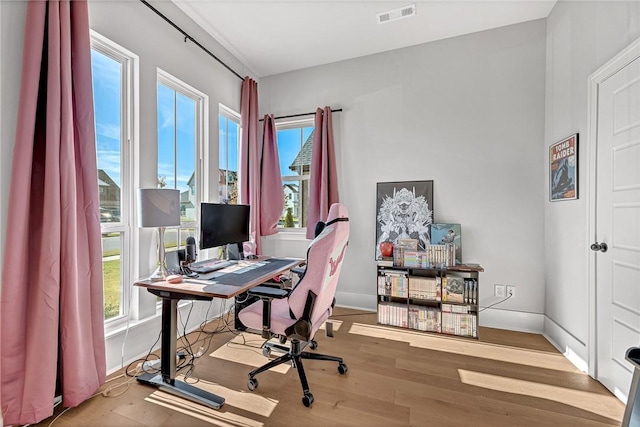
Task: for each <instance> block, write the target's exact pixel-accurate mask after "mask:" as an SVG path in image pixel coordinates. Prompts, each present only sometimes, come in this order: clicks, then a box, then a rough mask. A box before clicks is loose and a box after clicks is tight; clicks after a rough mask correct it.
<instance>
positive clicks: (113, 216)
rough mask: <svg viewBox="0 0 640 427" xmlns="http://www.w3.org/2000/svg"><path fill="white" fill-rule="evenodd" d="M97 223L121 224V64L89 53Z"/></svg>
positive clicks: (94, 51)
mask: <svg viewBox="0 0 640 427" xmlns="http://www.w3.org/2000/svg"><path fill="white" fill-rule="evenodd" d="M91 70H92V73H93V103H94V110H95V122H96V151H97V155H98V189H99V190H98V191H99V194H100V221H101V222H120V216H121V215H120V212H121V205H120V201H121V197H120V188H121V186H122V180H121V177H120V173H121V165H120V159H121V144H122V128H121V120H122V119H121V111H120V108H121V107H120V106H121V96H122V64H121V63H120V62H118V61H116V60H114V59H111V58H109V57H108V56H106V55H104V54H102V53H100V52H98V51H96V50H93V49H92V50H91Z"/></svg>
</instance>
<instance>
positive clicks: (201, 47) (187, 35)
mask: <svg viewBox="0 0 640 427" xmlns="http://www.w3.org/2000/svg"><path fill="white" fill-rule="evenodd" d="M140 2H142V4H144V5H145V6H147V7H148V8H149V9H151V10H152V11H154V12H155V13H156V15H158V16H159V17H161V18H162V19H164V20H165V21H167V22H168V23H169V24H170V25H171V26H172V27H173V28H175V29H176V30H178V31H180V32H181V33H182V35H183V36H184V41H185V43H186V41H187V40H191V41H192V42H193V43H194V44H195V45H196V46H198V47H199V48H200V49H202V50H204V51H205V52H206V53H207V54H209V56H211V57H212V58H213V59H215V60H216V61H218V62H219V63H220V64H222V65H223V66H224V68H226V69H227V70H229V71H231V72H232V73H233V74H235V75H236V76H237V77H238V78H239V79H240V80H244V77H242V76H241V75H240V74H238V73H236V72H235V71H234V70H233V69H232V68H231V67H229V66H228V65H227V64H225V63H224V62H222V60H221V59H220V58H218V57H217V56H215V55H214V54H213V53H212V52H211V51H210V50H209V49H207V48H206V47H204V46H202V45H201V44H200V43H198V41H197V40H196V39H194V38H193V37H191V36H190V35H189V34H187V32H186V31H184V30H183V29H182V28H180V27H178V26H177V25H176V24H175V23H174V22H173V21H172V20H170V19H169V18H167V17H166V16H164V15H163V14H162V12H160V11H159V10H158V9H156V8H155V7H153V6H151V5H150V4H149V2H147V1H146V0H140Z"/></svg>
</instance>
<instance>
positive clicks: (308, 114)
mask: <svg viewBox="0 0 640 427" xmlns="http://www.w3.org/2000/svg"><path fill="white" fill-rule="evenodd" d="M340 111H342V108H338V109H337V110H331V112H332V113H339V112H340ZM313 114H315V111H314V112H313V113H300V114H290V115H288V116H279V117H274V118H273V119H274V120H278V119H290V118H292V117H302V116H311V115H313ZM263 120H264V119H260V120H259V121H263Z"/></svg>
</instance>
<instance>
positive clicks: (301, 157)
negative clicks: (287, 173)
mask: <svg viewBox="0 0 640 427" xmlns="http://www.w3.org/2000/svg"><path fill="white" fill-rule="evenodd" d="M314 133H315V129H314V130H313V131H311V133H310V134H309V137H308V138H307V140H306V141H305V142H304V144H302V148H301V149H300V151H299V152H298V155H297V156H296V158H295V159H293V163H291V164H290V165H289V169H291V170H292V171H294V172H296V171H298V170H299V169H300V168H302V172H309V168H310V167H311V154H312V152H313V134H314ZM305 166H306V168H305Z"/></svg>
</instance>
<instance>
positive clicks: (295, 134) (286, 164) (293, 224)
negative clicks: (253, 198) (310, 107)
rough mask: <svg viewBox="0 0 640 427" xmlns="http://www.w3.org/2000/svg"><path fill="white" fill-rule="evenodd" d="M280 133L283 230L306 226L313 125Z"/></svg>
mask: <svg viewBox="0 0 640 427" xmlns="http://www.w3.org/2000/svg"><path fill="white" fill-rule="evenodd" d="M277 132H278V155H279V157H280V170H281V173H282V181H283V182H282V185H283V191H284V194H285V207H284V210H283V212H282V217H281V218H280V222H279V225H280V226H281V227H284V228H300V227H306V226H307V207H308V205H309V176H310V169H311V153H312V151H313V126H306V127H299V128H290V129H282V130H278V131H277ZM295 177H300V179H295ZM289 211H290V212H289Z"/></svg>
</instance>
